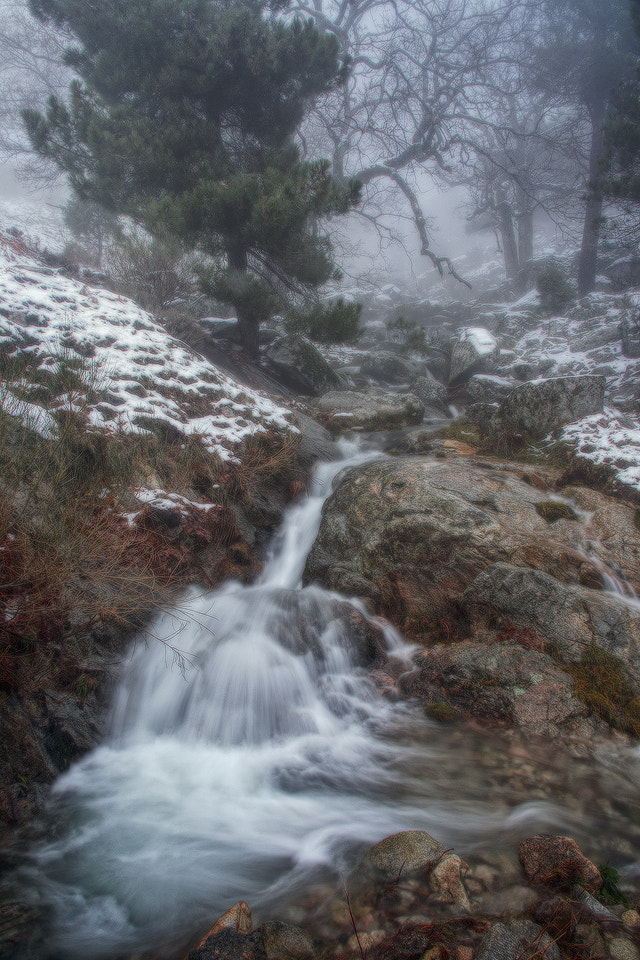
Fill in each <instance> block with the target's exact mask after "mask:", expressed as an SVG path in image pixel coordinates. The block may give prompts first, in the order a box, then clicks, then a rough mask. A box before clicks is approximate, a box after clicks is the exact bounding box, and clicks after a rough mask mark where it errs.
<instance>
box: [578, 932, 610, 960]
mask: <svg viewBox="0 0 640 960" xmlns="http://www.w3.org/2000/svg"><path fill="white" fill-rule="evenodd" d="M573 939H574V942H575V943H576V944H578V945H580V946H583V947H585V951H587V956H588V957H589V960H604V958H605V957H606V956H607V948H606V947H605V945H604V940H603V939H602V937H601V936H600V933H599V932H598V929H597V927H594V926H593V925H592V924H589V923H580V924H578V926H577V927H576V932H575V933H574V935H573Z"/></svg>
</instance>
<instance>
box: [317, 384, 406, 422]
mask: <svg viewBox="0 0 640 960" xmlns="http://www.w3.org/2000/svg"><path fill="white" fill-rule="evenodd" d="M424 410H425V407H424V403H422V401H421V400H419V399H418V398H417V397H416V396H414V394H412V393H385V394H368V393H359V392H357V391H355V390H332V391H330V392H329V393H325V395H324V396H323V397H321V398H320V399H319V400H318V419H319V420H320V421H321V422H322V423H325V424H326V425H327V426H328V427H330V428H332V429H334V430H336V429H337V430H352V429H354V428H359V429H361V430H394V429H396V428H397V427H405V426H413V425H415V424H418V423H422V418H423V417H424Z"/></svg>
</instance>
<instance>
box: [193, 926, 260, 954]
mask: <svg viewBox="0 0 640 960" xmlns="http://www.w3.org/2000/svg"><path fill="white" fill-rule="evenodd" d="M187 960H267V956H266V954H265V952H264V947H263V945H262V935H261V934H260V932H259V931H256V933H252V934H242V933H238V931H237V930H232V929H229V928H228V927H225V928H223V929H222V930H220V931H219V932H218V933H216V934H213V935H212V936H210V937H208V938H207V939H206V940H205V942H204V943H203V944H201V945H200V946H199V947H196V949H195V950H192V951H191V953H190V954H189V956H188V958H187Z"/></svg>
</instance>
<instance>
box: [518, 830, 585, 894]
mask: <svg viewBox="0 0 640 960" xmlns="http://www.w3.org/2000/svg"><path fill="white" fill-rule="evenodd" d="M518 856H519V857H520V863H521V864H522V866H523V867H524V871H525V873H526V875H527V877H528V879H529V880H530V881H531V883H548V884H551V885H562V884H567V883H569V882H575V881H576V880H577V881H579V882H580V883H581V884H583V885H584V887H585V888H586V889H587V890H588V891H589V892H590V893H594V892H595V891H596V890H599V889H600V887H601V886H602V877H601V875H600V871H599V870H598V868H597V867H596V866H595V865H594V864H593V863H591V861H590V860H587V858H586V857H585V856H584V855H583V854H582V852H581V850H580V848H579V847H578V844H577V843H576V842H575V840H572V839H571V838H570V837H542V836H540V837H531V838H530V839H528V840H523V841H522V843H521V844H520V846H519V848H518Z"/></svg>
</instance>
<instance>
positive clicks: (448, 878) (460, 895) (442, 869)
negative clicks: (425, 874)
mask: <svg viewBox="0 0 640 960" xmlns="http://www.w3.org/2000/svg"><path fill="white" fill-rule="evenodd" d="M468 869H469V867H468V866H467V864H466V863H465V862H464V860H461V859H460V857H459V856H458V855H457V854H455V853H454V854H448V855H447V856H445V857H443V858H442V860H441V861H440V862H439V863H438V864H436V866H435V867H434V868H433V870H432V871H431V874H430V876H429V883H430V885H431V889H432V890H433V893H434V895H435V898H436V900H438V901H439V902H440V903H455V904H456V906H458V907H461V908H462V909H463V910H471V903H470V902H469V897H468V895H467V891H466V890H465V886H464V883H463V882H462V873H463V871H467V870H468Z"/></svg>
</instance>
